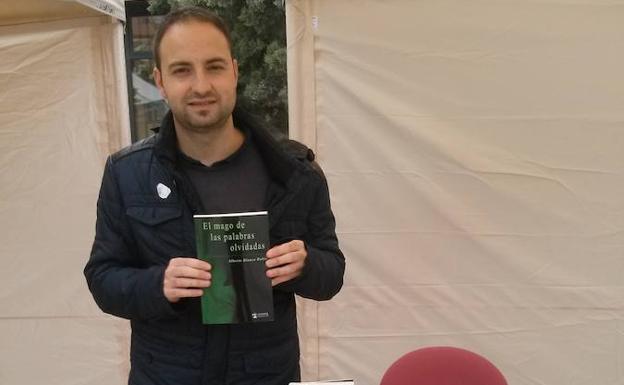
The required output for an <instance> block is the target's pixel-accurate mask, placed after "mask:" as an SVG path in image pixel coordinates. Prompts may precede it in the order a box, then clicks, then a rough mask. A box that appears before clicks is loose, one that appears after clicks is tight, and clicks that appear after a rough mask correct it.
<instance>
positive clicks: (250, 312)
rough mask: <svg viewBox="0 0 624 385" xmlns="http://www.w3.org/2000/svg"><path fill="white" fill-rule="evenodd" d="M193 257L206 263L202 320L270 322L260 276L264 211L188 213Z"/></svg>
mask: <svg viewBox="0 0 624 385" xmlns="http://www.w3.org/2000/svg"><path fill="white" fill-rule="evenodd" d="M193 220H194V223H195V241H196V244H197V257H198V258H199V259H202V260H204V261H207V262H208V263H210V265H211V266H212V270H211V275H212V279H211V284H210V287H208V288H206V289H204V294H203V295H202V297H201V307H202V322H203V323H204V324H235V323H246V322H267V321H273V289H272V287H271V279H270V278H269V277H267V276H266V265H265V261H266V252H267V247H268V246H269V220H268V213H267V212H266V211H256V212H246V213H229V214H217V215H194V216H193Z"/></svg>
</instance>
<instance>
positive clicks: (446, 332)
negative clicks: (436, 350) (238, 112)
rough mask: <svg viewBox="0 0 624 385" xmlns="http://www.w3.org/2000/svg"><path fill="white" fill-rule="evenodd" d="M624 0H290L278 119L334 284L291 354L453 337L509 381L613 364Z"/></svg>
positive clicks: (617, 328)
mask: <svg viewBox="0 0 624 385" xmlns="http://www.w3.org/2000/svg"><path fill="white" fill-rule="evenodd" d="M622 20H624V1H618V0H532V1H526V0H504V1H503V0H476V1H463V0H422V1H413V0H387V1H372V0H358V1H354V0H289V1H287V24H288V33H287V35H288V56H289V57H288V70H289V105H290V111H291V121H290V129H291V134H292V136H293V137H294V138H296V139H301V140H303V141H305V142H306V143H307V144H308V145H310V146H312V148H314V149H315V151H316V153H317V157H318V160H319V162H320V164H321V165H322V166H323V168H324V170H325V173H326V175H327V178H328V181H329V184H330V189H331V193H332V203H333V208H334V212H335V214H336V216H337V222H338V232H339V238H340V240H341V246H342V248H343V250H344V252H345V254H346V256H347V273H346V280H345V285H344V288H343V290H342V292H341V293H340V294H339V295H338V296H337V297H336V298H335V299H334V300H332V301H330V302H327V303H320V304H316V303H312V302H302V304H303V307H302V308H300V327H301V338H302V342H303V349H302V353H303V356H304V357H303V369H304V370H303V374H304V377H306V378H307V379H316V378H344V377H352V378H353V377H354V378H355V379H356V383H357V384H359V385H375V384H377V383H378V382H379V380H380V378H381V376H382V374H383V372H384V370H385V369H386V368H387V367H388V366H389V365H390V363H391V362H392V361H393V360H395V359H396V358H398V357H399V356H400V355H402V354H403V353H406V352H408V351H411V350H414V349H417V348H419V347H423V346H431V345H453V346H459V347H463V348H467V349H469V350H472V351H475V352H477V353H480V354H482V355H484V356H486V357H488V358H489V359H491V360H492V361H493V363H494V364H495V365H497V366H498V367H499V368H500V369H501V371H502V372H503V373H504V374H505V376H506V377H507V379H508V381H509V383H510V384H514V385H525V384H526V385H529V384H531V385H532V384H541V385H561V384H566V385H573V384H579V385H580V384H605V385H606V384H611V385H613V384H624V349H623V346H624V337H623V332H624V258H623V255H624V177H623V176H624V175H623V170H624V155H623V151H622V149H623V147H624V108H623V106H624V75H623V73H622V68H624V23H623V22H622Z"/></svg>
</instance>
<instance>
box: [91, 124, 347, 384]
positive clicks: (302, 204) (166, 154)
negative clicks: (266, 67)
mask: <svg viewBox="0 0 624 385" xmlns="http://www.w3.org/2000/svg"><path fill="white" fill-rule="evenodd" d="M235 125H236V126H237V127H245V128H246V129H248V130H250V131H251V132H252V138H253V140H254V141H255V143H256V144H257V146H258V148H259V149H260V152H261V154H262V157H263V159H264V161H265V162H266V164H267V167H268V168H269V171H270V173H271V177H272V183H271V186H270V188H269V191H268V194H267V207H268V211H269V222H270V238H271V243H272V245H274V244H279V243H282V242H284V241H287V240H292V239H301V240H303V241H304V242H305V244H306V248H307V251H308V258H307V260H306V265H305V268H304V271H303V274H302V275H301V276H300V277H298V278H297V279H295V280H293V281H290V282H286V283H284V284H282V285H279V286H277V287H275V288H274V293H273V296H274V305H275V321H274V322H266V323H255V324H241V325H215V326H212V325H210V326H207V325H202V323H201V315H200V302H199V300H198V299H184V300H181V301H180V302H179V303H176V304H175V305H172V304H170V303H169V302H168V301H167V299H166V298H165V296H164V294H163V273H164V269H165V266H166V265H167V263H168V261H169V259H170V258H171V257H172V256H193V255H196V252H195V241H194V233H193V232H194V230H193V222H192V215H193V214H194V213H199V211H201V209H200V203H199V202H200V200H199V198H198V197H197V194H196V193H195V191H194V190H193V188H192V187H191V185H190V183H189V182H188V181H187V180H186V178H185V177H184V175H182V174H180V173H179V172H178V171H177V167H176V157H177V155H176V154H177V150H176V146H177V143H176V138H175V131H174V128H173V119H172V117H171V114H168V115H167V116H166V117H165V118H164V119H163V122H162V125H161V129H160V130H159V132H158V133H156V134H155V135H153V136H151V137H149V138H147V139H145V140H143V141H140V142H138V143H136V144H134V145H132V146H130V147H128V148H126V149H123V150H121V151H120V152H118V153H116V154H114V155H111V156H110V157H109V159H108V160H107V162H106V168H105V170H104V176H103V180H102V186H101V190H100V195H99V199H98V204H97V224H96V236H95V241H94V243H93V248H92V250H91V256H90V258H89V261H88V263H87V265H86V267H85V269H84V273H85V276H86V278H87V282H88V284H89V289H90V290H91V293H92V294H93V297H94V298H95V301H96V302H97V304H98V305H99V306H100V308H101V309H102V310H103V311H104V312H106V313H110V314H113V315H115V316H118V317H123V318H127V319H129V320H130V321H131V326H132V341H131V343H132V346H131V353H130V355H131V371H130V378H129V383H130V384H138V385H144V384H163V385H164V384H176V385H199V384H202V385H204V384H206V385H207V384H241V385H242V384H267V385H268V384H275V385H285V384H287V383H288V382H289V381H295V380H298V378H299V344H298V338H297V321H296V313H295V298H294V294H298V295H300V296H302V297H306V298H311V299H315V300H327V299H330V298H332V297H333V296H334V295H335V294H336V293H337V292H338V291H339V290H340V288H341V286H342V278H343V273H344V267H345V260H344V257H343V255H342V253H341V251H340V249H339V248H338V241H337V238H336V234H335V221H334V216H333V214H332V212H331V209H330V203H329V194H328V189H327V184H326V182H325V179H324V177H323V176H322V173H321V172H319V170H318V169H315V167H314V166H315V163H313V162H312V160H313V154H312V153H311V151H309V150H307V148H305V147H303V149H302V147H301V145H293V143H291V144H290V145H289V144H288V143H289V142H287V141H286V142H284V143H281V142H280V143H278V142H277V141H276V140H274V139H273V138H272V137H271V136H270V135H269V134H268V133H266V132H265V131H263V130H261V129H259V128H256V127H254V126H253V124H250V121H249V120H247V119H245V118H244V117H242V116H241V115H240V114H238V113H237V114H235ZM159 183H162V184H165V185H166V186H168V187H170V188H171V190H172V192H171V193H170V195H169V196H168V197H167V198H166V199H162V198H160V197H159V196H158V194H157V192H156V185H158V184H159Z"/></svg>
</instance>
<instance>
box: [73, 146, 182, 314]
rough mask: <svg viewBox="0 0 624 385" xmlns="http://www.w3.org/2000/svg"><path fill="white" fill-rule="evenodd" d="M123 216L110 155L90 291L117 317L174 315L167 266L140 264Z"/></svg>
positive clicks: (88, 270) (89, 269) (88, 267)
mask: <svg viewBox="0 0 624 385" xmlns="http://www.w3.org/2000/svg"><path fill="white" fill-rule="evenodd" d="M124 215H125V213H124V209H123V204H122V200H121V197H120V193H119V185H118V183H117V180H116V178H115V173H114V164H113V161H112V159H111V158H110V157H109V158H108V160H107V162H106V167H105V169H104V176H103V178H102V186H101V188H100V195H99V198H98V203H97V220H96V227H95V240H94V242H93V247H92V249H91V256H90V258H89V261H88V262H87V264H86V266H85V268H84V274H85V277H86V279H87V284H88V285H89V290H90V291H91V293H92V294H93V298H94V299H95V302H96V303H97V304H98V306H99V307H100V308H101V309H102V311H104V312H105V313H109V314H112V315H115V316H118V317H123V318H127V319H153V318H159V317H163V316H167V315H174V314H175V311H174V310H173V308H172V306H171V305H170V303H169V301H168V300H167V299H166V297H165V296H164V292H163V287H162V285H163V274H164V269H165V267H164V266H151V267H147V268H145V267H140V266H139V261H138V257H137V254H136V251H135V250H133V247H132V246H131V245H132V242H129V239H128V236H129V234H130V231H129V230H130V229H129V228H128V225H127V222H126V219H125V218H124Z"/></svg>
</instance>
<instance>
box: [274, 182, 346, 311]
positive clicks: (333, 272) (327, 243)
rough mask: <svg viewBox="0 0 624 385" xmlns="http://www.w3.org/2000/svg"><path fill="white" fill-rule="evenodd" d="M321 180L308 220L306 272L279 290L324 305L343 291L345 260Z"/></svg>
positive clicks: (305, 240)
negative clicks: (321, 302)
mask: <svg viewBox="0 0 624 385" xmlns="http://www.w3.org/2000/svg"><path fill="white" fill-rule="evenodd" d="M317 177H318V183H317V187H316V192H315V194H314V200H313V203H312V206H311V211H310V214H309V216H308V223H307V225H308V233H307V235H306V237H305V239H304V240H303V241H304V242H305V246H306V250H307V253H308V256H307V258H306V262H305V265H304V268H303V271H302V273H301V275H300V276H299V277H297V278H296V279H294V280H292V281H289V282H285V283H283V284H281V285H279V286H277V287H278V288H280V289H281V290H288V291H294V292H295V293H296V294H298V295H300V296H302V297H305V298H310V299H314V300H317V301H324V300H328V299H331V298H332V297H333V296H334V295H336V294H337V293H338V291H340V288H341V287H342V282H343V276H344V270H345V258H344V255H343V254H342V252H341V251H340V248H339V247H338V238H337V237H336V221H335V218H334V214H333V213H332V211H331V205H330V199H329V191H328V187H327V182H326V180H325V178H324V177H322V176H321V175H319V174H317Z"/></svg>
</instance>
